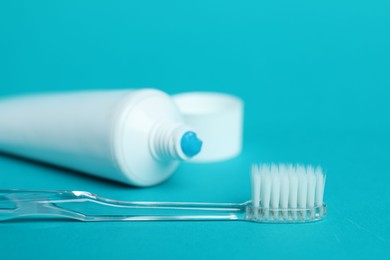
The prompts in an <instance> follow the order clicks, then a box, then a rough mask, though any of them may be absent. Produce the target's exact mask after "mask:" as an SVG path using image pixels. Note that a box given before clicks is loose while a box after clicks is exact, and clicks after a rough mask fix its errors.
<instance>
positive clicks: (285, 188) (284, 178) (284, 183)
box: [279, 167, 290, 209]
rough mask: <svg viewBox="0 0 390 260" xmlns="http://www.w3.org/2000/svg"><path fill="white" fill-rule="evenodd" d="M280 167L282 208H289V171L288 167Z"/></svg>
mask: <svg viewBox="0 0 390 260" xmlns="http://www.w3.org/2000/svg"><path fill="white" fill-rule="evenodd" d="M279 169H280V207H281V208H282V209H287V208H288V196H289V190H290V185H289V182H288V172H287V168H286V167H284V168H279Z"/></svg>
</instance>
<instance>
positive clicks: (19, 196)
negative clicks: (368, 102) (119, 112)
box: [0, 190, 326, 223]
mask: <svg viewBox="0 0 390 260" xmlns="http://www.w3.org/2000/svg"><path fill="white" fill-rule="evenodd" d="M325 215H326V205H325V204H324V205H322V206H320V207H313V208H305V209H299V208H298V209H267V208H256V207H252V204H251V201H247V202H244V203H198V202H131V201H119V200H112V199H107V198H103V197H99V196H97V195H95V194H92V193H90V192H86V191H28V190H0V221H1V220H9V219H14V218H20V217H24V218H26V217H34V218H37V217H38V218H50V217H57V218H70V219H75V220H80V221H179V220H194V221H195V220H245V221H253V222H259V223H306V222H314V221H318V220H321V219H323V218H324V217H325Z"/></svg>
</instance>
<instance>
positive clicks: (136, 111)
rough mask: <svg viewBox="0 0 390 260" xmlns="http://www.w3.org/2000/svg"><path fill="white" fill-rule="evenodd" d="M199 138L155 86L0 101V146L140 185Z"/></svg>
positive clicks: (165, 172)
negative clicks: (153, 87)
mask: <svg viewBox="0 0 390 260" xmlns="http://www.w3.org/2000/svg"><path fill="white" fill-rule="evenodd" d="M201 144H202V143H201V141H200V140H199V139H197V137H196V134H195V133H194V132H192V130H191V129H190V128H189V127H187V126H186V125H185V124H184V123H183V121H182V118H181V114H180V113H179V111H178V109H177V107H176V105H175V104H174V102H172V100H171V97H170V96H168V95H167V94H165V93H164V92H161V91H158V90H153V89H141V90H118V91H84V92H74V93H58V94H45V95H35V96H25V97H18V98H11V99H5V100H3V101H0V150H2V151H5V152H7V153H12V154H16V155H20V156H24V157H28V158H32V159H35V160H40V161H44V162H48V163H50V164H54V165H60V166H63V167H67V168H71V169H75V170H78V171H81V172H84V173H88V174H92V175H96V176H100V177H103V178H108V179H112V180H116V181H120V182H124V183H127V184H131V185H136V186H150V185H155V184H158V183H160V182H162V181H164V180H165V179H167V178H168V177H169V176H170V175H171V174H172V173H173V172H174V170H175V169H176V168H177V166H178V164H179V161H180V160H185V159H188V158H190V157H192V156H194V155H196V154H197V153H198V152H199V151H200V148H201Z"/></svg>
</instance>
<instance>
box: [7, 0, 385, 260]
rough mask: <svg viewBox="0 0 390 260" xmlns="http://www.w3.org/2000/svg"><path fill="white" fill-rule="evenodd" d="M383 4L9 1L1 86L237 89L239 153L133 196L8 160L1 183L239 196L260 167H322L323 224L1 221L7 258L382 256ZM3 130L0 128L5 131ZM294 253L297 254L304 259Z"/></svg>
mask: <svg viewBox="0 0 390 260" xmlns="http://www.w3.org/2000/svg"><path fill="white" fill-rule="evenodd" d="M389 13H390V1H387V0H383V1H380V0H371V1H359V0H358V1H356V0H355V1H352V0H351V1H339V0H337V1H336V0H328V1H311V0H310V1H309V0H298V1H285V0H280V1H263V2H260V1H245V0H244V1H221V0H219V1H210V0H208V1H203V0H200V1H193V2H188V1H178V0H172V1H138V2H136V1H85V0H77V1H76V0H69V1H27V0H22V1H12V0H2V1H1V3H0V95H1V96H2V97H5V96H9V95H13V94H21V93H32V92H40V91H53V90H55V91H56V90H72V89H95V88H98V89H99V88H135V87H155V88H159V89H162V90H164V91H167V92H168V93H171V94H173V93H179V92H184V91H194V90H198V91H199V90H211V91H221V92H227V93H231V94H234V95H238V96H240V97H242V98H243V100H244V101H245V105H246V112H245V142H244V151H243V154H242V155H241V156H240V157H239V158H236V159H233V160H230V161H227V162H223V163H215V164H202V165H191V164H185V165H183V166H182V167H180V169H179V170H178V171H177V173H176V174H175V175H174V176H173V177H172V178H171V179H170V180H168V181H167V182H165V183H164V184H162V185H160V186H157V187H153V188H148V189H136V188H129V187H127V186H124V185H121V184H117V183H113V182H106V181H102V180H100V179H96V178H92V177H87V176H81V175H78V174H75V173H71V172H67V171H64V170H61V169H56V168H50V167H47V166H44V165H39V164H33V163H30V162H27V161H22V160H18V159H16V158H11V157H7V156H0V185H1V188H26V189H77V190H88V191H91V192H94V193H98V194H101V195H103V196H107V197H112V198H116V199H128V200H157V201H206V202H211V201H214V202H241V201H245V200H247V199H248V198H249V196H250V185H249V169H250V165H251V163H252V162H256V161H271V162H302V163H313V164H321V165H322V166H323V167H324V168H325V169H326V170H327V186H326V191H325V200H326V202H327V203H328V208H329V216H328V218H327V219H326V220H325V221H323V222H321V223H316V224H307V225H265V224H254V223H246V222H173V223H172V222H170V223H165V222H157V223H78V222H69V221H50V222H40V221H33V222H7V223H0V232H1V236H0V252H1V253H0V258H1V259H72V258H76V257H79V258H87V257H88V258H89V259H141V258H145V259H172V258H186V259H202V258H210V259H223V258H225V259H260V258H264V257H267V258H272V259H296V258H297V259H308V258H312V259H314V258H315V259H321V258H322V259H325V258H329V259H337V258H338V259H343V258H344V259H372V258H380V259H389V258H390V253H389V246H390V245H389V244H390V243H389V240H390V224H389V222H390V221H389V220H390V218H389V213H390V212H389V200H390V189H389V183H390V177H389V176H390V174H389V173H390V170H389V167H388V165H389V161H390V138H389V133H390V113H389V112H390V104H389V100H390V89H389V88H390V73H389V72H390V48H389V46H390V34H389V28H390V15H389ZM0 127H1V126H0ZM298 257H299V258H298Z"/></svg>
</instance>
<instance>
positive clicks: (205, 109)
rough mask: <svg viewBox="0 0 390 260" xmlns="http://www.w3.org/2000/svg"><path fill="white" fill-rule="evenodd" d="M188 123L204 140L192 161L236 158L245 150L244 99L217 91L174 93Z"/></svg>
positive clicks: (174, 98)
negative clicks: (243, 134)
mask: <svg viewBox="0 0 390 260" xmlns="http://www.w3.org/2000/svg"><path fill="white" fill-rule="evenodd" d="M172 97H173V100H174V102H175V103H176V105H177V106H178V108H179V110H180V112H181V113H182V115H183V117H184V120H185V122H186V124H188V125H189V126H190V127H192V128H194V129H195V130H196V132H197V133H198V135H199V138H200V139H201V140H202V141H203V146H202V150H201V152H200V153H199V154H198V155H196V156H194V157H193V158H191V159H190V160H189V161H190V162H217V161H224V160H227V159H231V158H234V157H236V156H238V155H239V154H240V153H241V150H242V126H243V102H242V100H241V99H239V98H238V97H235V96H232V95H227V94H223V93H216V92H187V93H181V94H177V95H173V96H172Z"/></svg>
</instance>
